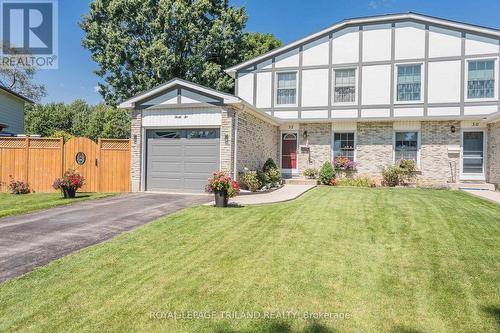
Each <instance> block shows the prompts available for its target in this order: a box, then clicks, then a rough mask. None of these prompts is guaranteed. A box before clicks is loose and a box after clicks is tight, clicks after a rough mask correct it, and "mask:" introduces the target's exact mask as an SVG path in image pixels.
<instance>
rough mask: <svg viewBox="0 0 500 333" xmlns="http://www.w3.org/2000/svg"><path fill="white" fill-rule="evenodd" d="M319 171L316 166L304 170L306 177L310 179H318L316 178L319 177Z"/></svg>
mask: <svg viewBox="0 0 500 333" xmlns="http://www.w3.org/2000/svg"><path fill="white" fill-rule="evenodd" d="M318 173H319V172H318V170H317V169H314V168H307V169H305V170H304V172H303V174H304V177H306V178H308V179H316V178H318Z"/></svg>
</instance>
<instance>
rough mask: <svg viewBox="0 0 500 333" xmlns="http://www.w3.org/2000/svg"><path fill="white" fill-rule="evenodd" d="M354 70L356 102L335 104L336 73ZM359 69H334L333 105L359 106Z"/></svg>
mask: <svg viewBox="0 0 500 333" xmlns="http://www.w3.org/2000/svg"><path fill="white" fill-rule="evenodd" d="M349 69H353V70H354V89H355V91H354V102H335V72H336V71H342V70H349ZM358 72H359V70H358V67H339V68H334V69H333V73H332V105H335V106H342V105H358V92H359V81H358V77H359V75H358Z"/></svg>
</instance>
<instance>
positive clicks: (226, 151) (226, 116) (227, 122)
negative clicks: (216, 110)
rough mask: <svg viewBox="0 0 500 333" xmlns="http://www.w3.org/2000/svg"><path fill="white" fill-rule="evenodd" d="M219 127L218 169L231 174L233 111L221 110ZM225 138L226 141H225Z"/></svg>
mask: <svg viewBox="0 0 500 333" xmlns="http://www.w3.org/2000/svg"><path fill="white" fill-rule="evenodd" d="M221 116H222V121H221V127H220V169H221V170H224V171H227V172H231V171H232V169H233V144H234V135H233V122H234V111H231V110H229V109H222V112H221ZM226 136H227V139H226Z"/></svg>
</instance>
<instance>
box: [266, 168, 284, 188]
mask: <svg viewBox="0 0 500 333" xmlns="http://www.w3.org/2000/svg"><path fill="white" fill-rule="evenodd" d="M266 174H267V177H269V180H270V181H271V183H272V184H273V185H279V184H280V183H281V171H280V169H278V168H271V169H269V170H267V171H266Z"/></svg>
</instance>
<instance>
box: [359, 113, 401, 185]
mask: <svg viewBox="0 0 500 333" xmlns="http://www.w3.org/2000/svg"><path fill="white" fill-rule="evenodd" d="M393 131H394V130H393V125H392V122H369V123H368V122H359V123H358V129H357V134H356V140H357V145H356V162H357V164H358V167H357V168H358V174H360V175H370V176H380V173H381V171H382V169H383V168H384V167H385V166H386V165H389V164H392V163H393V158H392V141H393Z"/></svg>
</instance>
